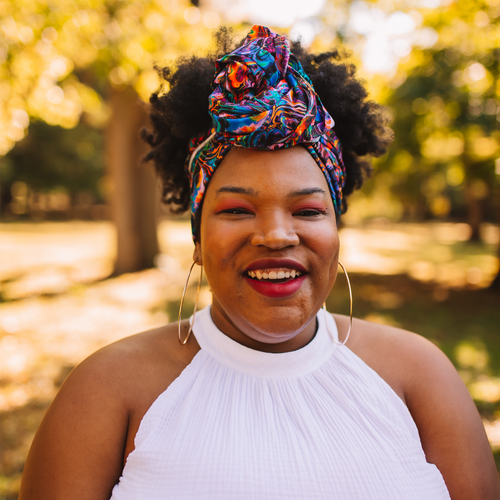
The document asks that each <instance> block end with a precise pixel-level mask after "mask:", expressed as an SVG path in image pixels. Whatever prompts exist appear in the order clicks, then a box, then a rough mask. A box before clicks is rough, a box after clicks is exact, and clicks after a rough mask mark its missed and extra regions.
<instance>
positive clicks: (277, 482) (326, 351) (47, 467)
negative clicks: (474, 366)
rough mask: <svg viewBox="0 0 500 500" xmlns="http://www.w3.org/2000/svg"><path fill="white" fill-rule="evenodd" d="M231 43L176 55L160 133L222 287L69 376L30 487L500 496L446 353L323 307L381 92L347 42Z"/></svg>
mask: <svg viewBox="0 0 500 500" xmlns="http://www.w3.org/2000/svg"><path fill="white" fill-rule="evenodd" d="M219 44H220V47H221V48H222V49H221V50H222V53H220V54H218V55H217V56H209V57H205V58H196V57H193V58H191V59H187V60H184V61H180V62H179V65H178V67H177V69H176V70H175V71H170V70H169V69H164V70H162V72H161V73H162V75H163V76H164V77H165V78H166V79H167V81H168V82H169V84H170V89H169V91H168V92H166V93H165V92H160V93H158V94H155V95H153V96H152V98H151V120H152V124H153V128H154V129H153V131H152V132H151V133H150V134H148V133H146V134H145V137H146V139H147V141H148V142H149V144H150V145H151V146H152V150H151V153H150V155H149V159H152V160H154V162H155V166H156V169H157V171H158V173H159V175H160V176H161V178H162V180H163V194H164V199H165V201H166V203H168V204H169V205H170V206H171V207H172V208H173V209H174V210H177V211H180V212H182V211H185V210H187V208H188V207H189V206H190V207H191V215H192V227H193V240H194V243H195V248H194V254H193V260H194V263H193V266H195V265H196V264H197V265H199V266H203V267H202V269H204V270H205V273H206V276H207V280H208V282H209V284H210V288H211V290H212V293H213V300H212V304H211V306H209V307H207V308H205V309H203V310H202V311H199V312H198V313H197V314H196V315H193V317H192V318H191V319H190V320H186V321H182V322H179V324H170V325H166V326H165V327H162V328H159V329H156V330H153V331H149V332H144V333H141V334H138V335H135V336H133V337H129V338H127V339H124V340H121V341H119V342H117V343H115V344H112V345H110V346H108V347H106V348H104V349H102V350H101V351H98V352H97V353H95V354H94V355H92V356H90V357H89V358H88V359H87V360H85V361H84V362H83V363H81V364H80V365H79V366H78V367H77V368H76V369H75V370H74V371H73V372H72V373H71V374H70V376H69V377H68V379H67V380H66V382H65V383H64V385H63V387H62V388H61V391H60V392H59V394H58V396H57V397H56V399H55V400H54V402H53V404H52V405H51V407H50V409H49V410H48V412H47V415H46V417H45V419H44V420H43V422H42V424H41V426H40V429H39V430H38V432H37V435H36V437H35V440H34V442H33V446H32V449H31V451H30V454H29V457H28V460H27V463H26V468H25V473H24V477H23V483H22V487H21V494H20V497H19V498H20V500H34V499H37V500H49V499H50V500H54V499H55V500H58V499H61V500H62V499H67V498H71V499H72V500H80V499H81V500H83V499H92V500H101V499H102V500H104V499H110V498H111V499H113V500H136V499H147V500H162V499H214V500H215V499H217V500H220V499H228V500H229V499H231V500H232V499H236V498H237V499H243V500H246V499H248V500H250V499H259V500H266V499H273V500H275V499H286V500H290V499H297V500H299V499H300V500H303V499H330V498H336V499H340V500H351V499H359V500H366V499H370V500H374V499H375V500H401V499H405V500H406V499H409V500H424V499H425V500H444V499H449V498H451V499H453V500H465V499H467V500H471V499H472V500H474V499H477V500H479V499H483V500H484V499H491V500H493V499H497V500H498V499H499V498H500V486H499V482H498V477H497V475H496V470H495V466H494V463H493V459H492V455H491V451H490V449H489V445H488V441H487V439H486V436H485V433H484V429H483V426H482V423H481V420H480V419H479V416H478V413H477V411H476V409H475V407H474V404H473V402H472V400H471V398H470V396H469V395H468V393H467V390H466V389H465V387H464V385H463V384H462V382H461V380H460V378H459V376H458V374H457V373H456V371H455V370H454V368H453V367H452V365H451V363H450V362H449V361H448V359H447V358H446V357H445V356H444V355H443V354H442V353H441V352H440V351H439V350H438V349H437V348H436V347H435V346H434V345H432V344H431V343H429V342H427V341H426V340H424V339H423V338H422V337H419V336H418V335H415V334H412V333H410V332H405V331H402V330H398V329H394V328H389V327H386V326H382V325H375V324H371V323H368V322H365V321H361V320H357V319H354V320H353V321H352V330H351V327H350V321H351V320H352V318H351V319H350V318H348V317H344V316H340V315H337V314H334V315H332V314H330V313H327V312H326V310H325V309H323V310H321V306H322V304H323V303H324V301H325V299H326V297H327V296H328V294H329V293H330V290H331V289H332V287H333V285H334V283H335V280H336V277H337V270H338V266H339V262H338V255H339V236H338V231H337V224H338V222H339V219H340V215H341V213H342V212H343V211H345V210H346V202H345V197H346V196H347V195H348V194H349V193H351V192H352V191H353V189H354V188H355V187H359V186H360V185H361V183H362V180H363V175H364V174H363V172H368V171H369V164H368V163H367V162H366V161H365V160H363V159H362V157H365V156H366V155H378V154H382V153H383V152H384V151H385V148H386V145H387V143H388V138H389V134H388V133H387V129H386V128H385V120H384V118H383V115H382V113H381V110H380V108H379V107H378V106H377V105H376V104H374V103H370V102H368V101H367V99H366V97H367V96H366V92H365V91H364V89H363V87H362V85H361V84H360V83H359V82H358V81H356V80H355V79H354V68H353V67H352V66H350V65H347V64H345V63H343V62H342V61H341V60H340V57H339V55H338V53H337V52H331V53H328V54H322V55H319V56H311V55H308V54H306V53H304V52H303V50H302V49H301V47H300V45H298V44H294V45H293V46H292V49H293V51H291V50H290V45H289V43H288V41H287V40H286V38H285V37H283V36H279V35H277V34H276V33H273V32H272V31H270V30H269V29H268V28H265V27H262V26H256V27H254V28H253V29H252V30H251V31H250V33H249V34H248V36H247V37H246V38H245V39H244V40H243V41H242V42H241V43H240V44H239V45H238V46H237V47H232V45H231V43H230V42H229V40H228V37H227V33H225V32H221V33H219ZM231 47H232V48H234V50H233V51H232V52H230V53H229V54H225V53H226V52H228V50H229V49H230V48H231ZM214 67H215V76H214ZM207 102H208V110H207ZM181 304H182V300H181ZM179 317H180V315H179ZM351 331H352V335H351V336H349V332H351ZM191 333H192V335H191ZM178 340H180V342H179V341H178Z"/></svg>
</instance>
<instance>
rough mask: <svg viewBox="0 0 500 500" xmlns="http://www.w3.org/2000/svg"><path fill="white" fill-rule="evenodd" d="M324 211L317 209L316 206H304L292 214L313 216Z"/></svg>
mask: <svg viewBox="0 0 500 500" xmlns="http://www.w3.org/2000/svg"><path fill="white" fill-rule="evenodd" d="M325 213H326V212H325V211H323V210H319V209H317V208H304V209H303V210H299V211H298V212H295V213H294V215H298V216H300V217H314V216H318V215H324V214H325Z"/></svg>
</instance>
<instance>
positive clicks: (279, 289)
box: [245, 268, 306, 299]
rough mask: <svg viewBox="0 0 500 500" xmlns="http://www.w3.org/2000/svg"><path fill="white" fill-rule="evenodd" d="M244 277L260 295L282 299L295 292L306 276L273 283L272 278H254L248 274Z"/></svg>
mask: <svg viewBox="0 0 500 500" xmlns="http://www.w3.org/2000/svg"><path fill="white" fill-rule="evenodd" d="M256 269H259V268H256ZM245 279H246V281H247V283H248V284H249V285H250V286H251V287H252V288H253V289H254V290H255V291H256V292H258V293H260V294H261V295H264V296H266V297H270V298H273V299H283V298H285V297H289V296H290V295H293V294H294V293H295V292H297V291H298V290H299V289H300V287H301V286H302V284H303V283H304V280H305V279H306V277H305V275H302V276H299V277H298V278H293V279H290V280H288V281H284V282H282V283H275V282H274V280H255V279H252V278H250V277H249V276H245Z"/></svg>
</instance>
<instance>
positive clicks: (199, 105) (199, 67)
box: [142, 28, 392, 225]
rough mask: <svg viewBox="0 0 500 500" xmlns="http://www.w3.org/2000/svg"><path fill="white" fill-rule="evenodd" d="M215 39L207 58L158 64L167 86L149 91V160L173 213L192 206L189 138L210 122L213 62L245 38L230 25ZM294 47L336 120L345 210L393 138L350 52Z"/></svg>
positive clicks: (146, 136)
mask: <svg viewBox="0 0 500 500" xmlns="http://www.w3.org/2000/svg"><path fill="white" fill-rule="evenodd" d="M215 41H216V46H217V49H216V51H215V52H213V53H211V54H209V55H207V56H205V57H196V56H191V57H184V58H181V59H179V60H178V61H177V63H176V65H175V66H172V67H164V68H158V67H157V68H156V69H157V71H158V73H159V76H160V79H161V80H163V81H165V82H167V84H168V86H167V87H165V85H164V84H162V86H161V88H160V90H159V91H157V92H155V93H154V94H152V95H151V98H150V118H151V124H152V127H153V129H152V130H151V131H148V130H146V129H144V130H143V131H142V137H143V139H144V140H145V141H146V142H147V143H148V144H149V145H150V146H151V150H150V152H149V153H148V154H147V156H146V158H145V160H146V161H149V160H152V161H153V162H154V165H155V169H156V172H157V174H158V175H159V177H160V178H161V180H162V184H163V202H164V203H165V204H166V205H168V206H169V208H170V211H171V212H172V213H182V212H185V211H186V210H187V209H188V208H189V202H190V189H189V181H188V177H187V174H186V172H185V170H184V164H185V161H186V157H187V155H188V143H189V140H190V139H191V138H192V137H193V136H194V135H197V134H200V133H203V132H206V131H207V130H208V129H209V128H210V127H211V126H212V120H211V118H210V115H209V114H208V96H209V95H210V93H211V92H212V88H211V84H212V81H213V78H214V69H215V62H216V60H217V59H219V58H220V57H222V56H223V55H225V54H227V53H229V52H231V51H233V50H234V49H235V48H237V47H238V46H240V45H241V43H242V41H240V42H239V43H234V42H233V41H232V39H231V30H230V29H228V28H220V29H219V31H218V32H217V33H216V34H215ZM291 51H292V53H293V54H294V55H295V56H296V57H297V59H298V60H299V61H300V62H301V64H302V66H303V68H304V71H305V72H306V73H307V75H308V76H309V78H310V79H311V81H312V83H313V85H314V88H315V90H316V92H317V94H318V95H319V97H320V99H321V101H322V102H323V104H324V106H325V107H326V109H327V110H328V112H329V113H330V115H331V116H332V117H333V119H334V120H335V133H336V134H337V136H338V138H339V139H340V143H341V144H342V153H343V157H344V164H345V168H346V184H345V187H344V191H343V194H344V197H343V198H344V200H343V207H342V212H343V213H344V212H345V211H346V210H347V203H346V201H345V199H346V197H347V196H348V195H349V194H351V193H352V192H353V191H354V189H357V188H360V187H361V185H362V184H363V181H364V179H365V178H366V177H367V176H369V175H370V173H371V170H372V168H371V163H370V157H371V156H375V157H377V156H381V155H383V154H384V153H385V152H386V149H387V146H388V144H389V143H390V141H391V140H392V131H391V130H390V128H388V127H387V122H388V118H387V114H386V113H385V112H384V108H383V107H382V106H380V105H378V104H376V103H374V102H373V101H369V100H368V99H367V97H368V94H367V92H366V90H365V88H364V86H363V84H362V82H361V81H359V80H357V79H356V77H355V74H356V68H355V66H354V65H353V64H351V63H348V62H346V59H347V53H346V52H344V51H341V50H338V49H335V50H332V51H331V52H325V53H323V54H319V55H312V54H309V53H308V52H307V51H306V50H305V49H304V48H303V47H302V46H301V44H300V42H298V41H297V42H292V43H291ZM166 89H168V90H166ZM198 224H199V221H198ZM198 224H197V225H198Z"/></svg>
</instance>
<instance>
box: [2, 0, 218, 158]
mask: <svg viewBox="0 0 500 500" xmlns="http://www.w3.org/2000/svg"><path fill="white" fill-rule="evenodd" d="M219 20H220V18H219V16H218V14H217V13H214V12H210V11H208V12H204V13H203V16H202V14H201V12H200V11H199V10H198V9H197V8H196V7H194V6H192V5H191V4H190V3H189V2H188V0H147V1H142V2H138V1H131V0H122V1H119V0H112V1H106V0H72V1H66V0H50V1H48V2H47V1H41V0H0V82H1V83H0V154H5V153H6V152H7V151H8V150H9V149H10V148H12V147H13V145H14V143H15V142H17V141H19V140H21V139H22V138H23V137H24V135H25V133H26V129H27V127H28V124H29V119H30V117H31V118H36V119H40V120H43V121H45V122H46V123H48V124H50V125H59V126H62V127H65V128H72V127H75V126H76V125H77V124H78V122H79V119H80V116H81V114H82V113H85V114H86V119H87V121H90V122H92V123H94V125H102V124H103V123H104V122H105V121H106V119H107V113H108V110H107V107H106V104H105V100H106V95H107V92H108V89H109V86H110V85H111V86H114V87H118V88H120V87H123V86H127V85H132V86H134V88H135V89H136V90H137V91H138V93H139V94H140V95H141V96H142V97H143V98H145V97H146V96H147V95H149V94H150V93H151V91H152V90H154V89H156V87H157V85H158V80H157V78H156V73H155V71H154V69H153V66H154V63H155V62H162V61H164V60H170V61H171V60H173V59H175V58H177V57H178V56H179V55H181V54H185V53H187V52H191V51H193V50H195V49H199V47H207V46H208V45H209V42H210V31H211V29H213V28H215V27H216V26H217V25H218V24H219Z"/></svg>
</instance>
